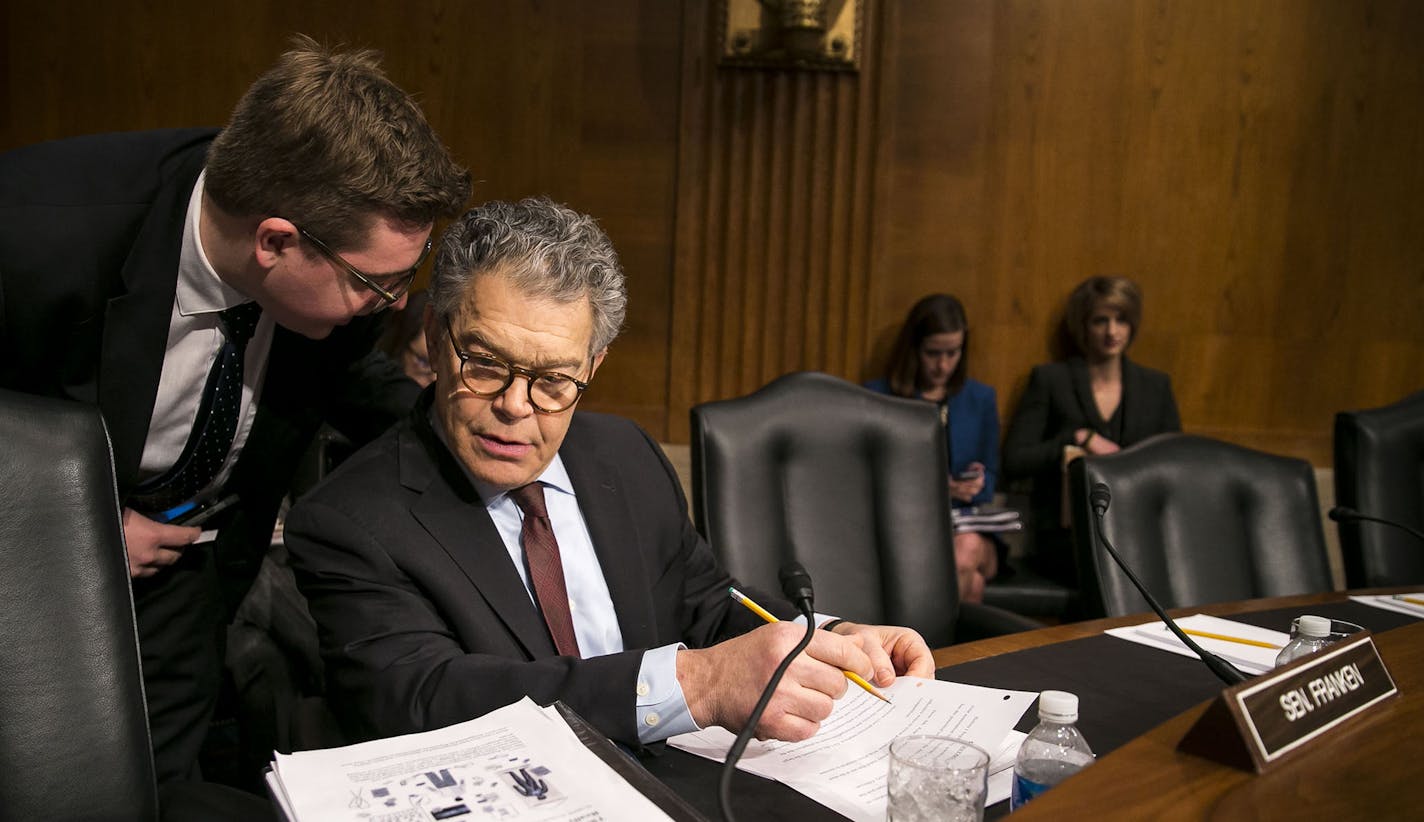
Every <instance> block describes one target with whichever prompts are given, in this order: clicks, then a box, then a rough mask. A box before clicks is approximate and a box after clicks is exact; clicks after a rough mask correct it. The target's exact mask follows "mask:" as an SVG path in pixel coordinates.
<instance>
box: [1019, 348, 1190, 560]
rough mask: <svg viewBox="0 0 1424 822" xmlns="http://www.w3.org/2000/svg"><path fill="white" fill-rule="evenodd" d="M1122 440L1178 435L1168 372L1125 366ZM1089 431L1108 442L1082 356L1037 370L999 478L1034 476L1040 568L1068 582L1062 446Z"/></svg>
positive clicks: (1127, 443)
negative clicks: (1079, 431)
mask: <svg viewBox="0 0 1424 822" xmlns="http://www.w3.org/2000/svg"><path fill="white" fill-rule="evenodd" d="M1121 403H1122V404H1121V406H1120V408H1121V410H1120V412H1119V413H1121V414H1122V437H1121V440H1120V441H1118V445H1121V446H1122V447H1124V448H1126V447H1128V446H1130V445H1133V444H1135V443H1138V442H1141V441H1142V440H1144V439H1147V438H1148V437H1150V436H1153V435H1154V434H1161V433H1163V432H1166V431H1180V430H1181V428H1182V422H1181V418H1180V417H1179V416H1178V415H1177V401H1176V399H1175V398H1174V397H1173V396H1172V380H1171V378H1170V377H1169V376H1167V374H1166V373H1165V372H1162V371H1158V370H1156V369H1154V368H1148V367H1146V366H1142V365H1138V364H1137V363H1134V362H1132V361H1131V360H1129V359H1127V358H1126V357H1123V361H1122V401H1121ZM1079 428H1091V429H1093V430H1094V431H1096V432H1098V434H1099V435H1100V436H1111V434H1110V432H1109V431H1108V429H1107V425H1106V424H1105V422H1104V421H1103V420H1102V418H1101V417H1100V416H1099V415H1098V411H1097V405H1096V403H1095V402H1094V400H1093V388H1092V385H1091V384H1090V382H1089V377H1088V364H1087V362H1086V361H1084V360H1083V358H1082V357H1070V358H1069V359H1068V360H1066V361H1064V362H1054V363H1047V364H1045V365H1038V366H1035V367H1034V369H1033V373H1032V374H1031V375H1030V376H1029V380H1028V388H1027V389H1025V390H1024V395H1023V398H1022V399H1021V400H1020V401H1019V406H1018V410H1017V411H1016V412H1015V413H1014V418H1013V421H1012V422H1011V423H1010V425H1009V433H1008V436H1007V437H1006V438H1005V439H1004V475H1005V476H1006V477H1007V478H1009V479H1010V480H1012V479H1019V478H1031V479H1032V481H1033V489H1032V491H1031V497H1030V500H1031V505H1032V507H1033V521H1034V528H1035V530H1036V531H1037V532H1038V545H1037V546H1036V547H1037V549H1038V551H1039V554H1040V559H1041V560H1042V561H1043V564H1042V565H1041V570H1043V571H1045V572H1046V573H1048V574H1050V575H1052V576H1055V577H1058V578H1062V579H1065V580H1067V579H1069V578H1071V576H1072V570H1071V567H1070V565H1071V557H1068V556H1066V555H1064V552H1065V550H1066V547H1067V531H1066V530H1065V529H1063V527H1062V522H1061V517H1062V494H1063V475H1062V462H1063V447H1064V446H1066V445H1071V444H1072V443H1073V432H1074V431H1076V430H1077V429H1079Z"/></svg>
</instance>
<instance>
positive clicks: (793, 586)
mask: <svg viewBox="0 0 1424 822" xmlns="http://www.w3.org/2000/svg"><path fill="white" fill-rule="evenodd" d="M780 577H781V587H782V590H783V592H784V593H786V595H787V598H788V599H791V600H792V601H794V602H795V603H796V607H798V608H799V609H800V610H801V614H802V615H803V616H805V617H806V634H805V636H803V637H801V641H800V642H798V643H796V647H795V648H792V649H791V652H790V653H788V654H787V655H786V658H785V659H783V660H781V664H780V665H778V666H776V670H775V671H773V672H772V674H771V680H770V681H768V682H767V683H766V687H765V688H763V689H762V692H761V698H760V699H758V700H757V703H756V706H755V707H753V708H752V712H751V714H750V715H749V716H748V717H747V721H746V724H745V725H743V726H742V730H741V732H740V733H738V734H737V739H736V741H735V742H733V743H732V747H731V748H729V749H728V750H727V759H726V761H725V762H723V763H722V775H721V777H720V778H719V779H718V781H717V804H718V806H719V807H720V808H721V810H722V818H723V819H725V820H726V821H727V822H736V819H737V818H736V816H734V815H733V814H732V774H733V773H734V772H736V770H737V762H738V761H740V760H741V758H742V754H743V753H744V752H745V751H746V749H747V745H748V744H750V743H751V741H752V734H754V733H755V732H756V726H757V723H758V722H760V721H761V715H762V714H763V713H765V711H766V706H767V705H768V704H770V703H771V697H772V694H775V693H776V686H777V685H779V684H781V678H782V677H783V676H785V674H786V669H787V668H790V667H791V663H792V662H793V661H794V660H795V659H796V657H798V656H800V655H801V652H802V651H804V650H806V646H808V645H810V644H811V640H812V639H814V638H815V636H816V614H815V609H814V607H813V605H812V601H813V600H812V593H811V577H810V575H809V574H807V573H806V570H805V569H804V568H802V567H801V565H800V564H799V563H795V562H792V563H788V564H787V565H786V566H784V567H783V568H782V569H781V573H780Z"/></svg>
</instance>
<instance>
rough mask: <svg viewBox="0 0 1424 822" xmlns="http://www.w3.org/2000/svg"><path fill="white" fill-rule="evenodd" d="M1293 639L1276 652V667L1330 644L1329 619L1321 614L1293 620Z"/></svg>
mask: <svg viewBox="0 0 1424 822" xmlns="http://www.w3.org/2000/svg"><path fill="white" fill-rule="evenodd" d="M1295 633H1296V636H1295V639H1292V640H1291V641H1290V642H1287V643H1286V647H1284V648H1282V649H1281V652H1280V653H1279V654H1276V667H1277V668H1279V667H1281V666H1282V665H1284V664H1286V663H1287V662H1293V661H1295V660H1297V659H1300V658H1301V657H1303V656H1307V655H1309V654H1313V653H1315V652H1316V651H1318V650H1320V649H1321V648H1324V647H1325V646H1326V645H1329V644H1330V620H1329V619H1326V618H1325V617H1322V616H1303V617H1301V618H1299V619H1297V620H1296V621H1295Z"/></svg>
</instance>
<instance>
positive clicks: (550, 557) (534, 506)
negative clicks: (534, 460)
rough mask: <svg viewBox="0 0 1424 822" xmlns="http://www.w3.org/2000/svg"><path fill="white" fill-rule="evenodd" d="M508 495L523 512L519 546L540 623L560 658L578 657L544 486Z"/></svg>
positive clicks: (560, 561) (562, 566) (556, 542)
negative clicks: (521, 549)
mask: <svg viewBox="0 0 1424 822" xmlns="http://www.w3.org/2000/svg"><path fill="white" fill-rule="evenodd" d="M509 496H510V498H511V499H513V500H514V504H515V505H518V506H519V510H521V511H523V512H524V525H523V526H522V527H521V528H520V529H519V544H520V545H521V546H523V548H524V559H525V561H526V562H528V563H529V579H530V581H531V582H533V583H534V595H535V597H537V598H538V600H539V610H540V611H543V612H544V624H545V625H548V626H549V634H550V635H551V636H552V637H553V638H554V647H555V648H557V649H558V651H559V655H560V656H580V654H579V646H578V637H576V636H574V618H573V614H572V613H570V611H569V590H568V587H567V586H566V585H565V584H564V563H563V560H562V559H560V558H559V543H558V541H557V540H555V539H554V526H553V524H552V523H550V522H549V511H548V509H547V508H545V507H544V486H543V485H542V484H540V483H537V482H531V483H529V484H528V485H523V486H520V487H518V488H515V489H514V490H513V491H510V492H509Z"/></svg>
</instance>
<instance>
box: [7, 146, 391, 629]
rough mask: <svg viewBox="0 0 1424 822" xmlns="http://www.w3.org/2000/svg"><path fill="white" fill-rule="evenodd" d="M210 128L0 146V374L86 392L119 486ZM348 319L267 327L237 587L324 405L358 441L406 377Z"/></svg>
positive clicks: (239, 472) (225, 547)
mask: <svg viewBox="0 0 1424 822" xmlns="http://www.w3.org/2000/svg"><path fill="white" fill-rule="evenodd" d="M216 133H217V132H216V130H213V129H185V130H171V131H147V132H131V133H123V134H102V135H92V136H87V137H78V138H73V139H69V140H60V141H56V142H51V143H41V144H38V145H34V146H29V147H26V148H22V149H18V150H15V151H12V152H8V153H5V154H0V386H4V387H6V388H12V389H15V390H19V391H25V392H28V393H32V394H40V395H44V396H51V397H61V398H68V399H74V400H79V401H82V402H89V403H94V404H97V405H98V406H99V407H100V409H101V410H102V411H103V414H104V420H105V422H106V424H107V425H108V428H109V436H110V439H111V440H112V442H113V449H114V462H115V467H116V472H117V476H118V482H119V493H120V497H121V498H122V497H124V496H126V495H127V494H128V492H129V491H130V490H131V489H132V488H133V487H134V486H135V485H136V484H137V482H138V480H139V476H138V472H139V460H140V458H141V457H142V454H143V444H144V440H145V438H146V437H147V435H148V425H149V422H150V420H151V419H152V415H153V403H154V399H155V397H156V396H157V392H158V380H159V376H160V374H161V372H162V366H163V357H164V351H165V349H166V345H167V337H168V323H169V319H170V316H171V313H172V309H173V295H174V292H175V290H176V287H177V272H178V256H179V251H180V246H181V242H182V236H183V221H184V217H185V215H186V213H187V209H188V199H189V197H190V195H191V194H192V191H193V185H194V183H195V182H196V181H197V178H198V174H199V172H201V171H202V169H203V164H204V162H205V159H206V157H207V150H208V145H209V144H210V143H211V142H212V139H213V137H214V135H216ZM378 331H379V329H377V328H375V327H374V326H373V324H372V322H370V321H365V320H362V321H358V322H353V323H352V324H351V325H349V326H347V327H345V328H340V329H337V331H336V332H335V333H333V334H332V335H331V336H330V337H329V338H327V339H326V340H321V341H313V340H308V339H306V338H303V337H301V336H299V335H297V334H293V333H291V332H289V331H287V330H285V329H282V328H278V329H277V333H276V335H275V336H274V338H273V341H272V351H271V355H270V357H269V366H268V372H267V377H266V381H265V384H264V387H263V389H262V396H261V400H260V403H259V406H258V412H257V416H256V418H255V420H254V422H253V427H252V431H251V433H250V434H249V436H248V440H247V443H246V445H245V446H244V449H243V452H242V456H241V458H240V459H239V460H238V462H237V464H236V465H235V466H234V469H233V473H232V476H231V479H230V480H229V482H228V486H227V490H228V491H229V492H236V493H238V494H240V495H241V497H242V502H243V504H242V506H241V510H240V511H239V512H238V513H237V514H236V516H235V517H234V518H233V519H232V521H230V522H229V523H228V524H227V525H225V527H224V528H223V529H222V531H221V536H220V537H219V542H218V544H217V545H216V546H215V548H214V550H215V552H216V553H217V555H218V557H219V560H220V561H221V562H222V563H224V565H226V566H227V570H228V572H229V574H228V578H229V579H232V580H233V581H234V587H233V588H232V589H231V590H229V591H228V596H229V600H230V601H229V605H230V606H235V600H234V598H235V597H237V596H239V595H240V594H241V591H242V590H243V589H245V585H246V580H247V579H248V578H250V576H251V574H252V573H255V570H256V561H258V560H260V557H261V554H262V552H263V551H264V550H265V549H266V547H267V545H268V544H269V542H270V540H271V533H272V530H271V529H272V523H273V522H274V520H275V518H276V515H277V510H278V507H279V505H280V503H281V500H282V497H283V495H284V494H285V493H286V490H287V485H288V483H289V482H290V479H291V476H292V473H293V471H294V470H295V466H296V463H297V460H298V459H299V458H300V456H301V454H302V451H303V450H304V449H305V448H306V445H307V443H308V442H309V441H310V440H311V438H312V435H313V434H314V432H315V431H316V428H317V426H318V425H319V424H320V423H321V422H322V420H323V419H330V420H331V421H332V422H333V424H334V425H335V426H336V427H338V428H339V429H341V430H342V432H343V433H346V434H347V435H348V436H351V437H352V438H353V439H357V440H365V439H370V438H371V437H373V436H375V435H376V434H377V433H379V432H380V431H381V430H384V429H385V428H386V427H388V426H389V425H390V424H391V423H392V422H394V421H395V420H396V419H399V418H400V417H401V416H402V415H403V414H404V413H405V412H406V411H407V410H408V409H409V408H410V405H411V403H413V401H414V399H415V397H416V395H417V393H418V389H417V388H416V387H415V385H414V384H413V383H411V382H410V381H409V380H407V379H405V378H404V377H403V376H402V375H401V373H400V371H399V369H398V368H397V367H396V366H395V365H394V364H393V363H392V362H390V360H389V359H387V358H385V357H384V356H383V355H378V356H371V355H369V352H370V350H371V345H372V343H373V341H374V339H375V335H376V333H377V332H378Z"/></svg>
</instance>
